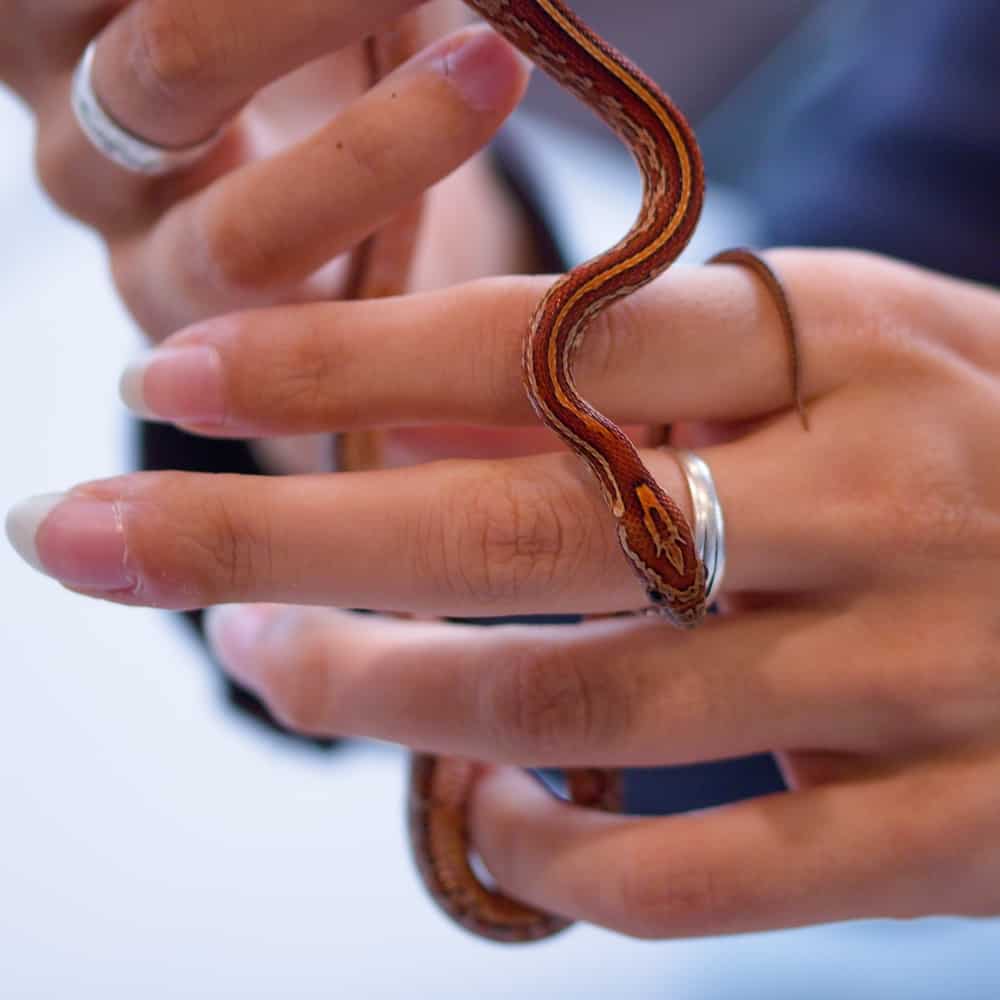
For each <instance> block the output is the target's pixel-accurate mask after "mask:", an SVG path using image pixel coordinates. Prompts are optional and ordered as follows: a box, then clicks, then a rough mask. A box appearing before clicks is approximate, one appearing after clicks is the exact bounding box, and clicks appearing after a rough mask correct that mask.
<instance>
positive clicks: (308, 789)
mask: <svg viewBox="0 0 1000 1000" xmlns="http://www.w3.org/2000/svg"><path fill="white" fill-rule="evenodd" d="M31 146H32V128H31V122H30V120H29V118H28V116H27V114H26V113H25V112H24V111H23V109H22V108H21V107H20V106H19V105H17V104H16V103H15V102H14V100H13V99H12V98H11V97H10V96H9V95H8V94H6V93H0V221H2V230H3V234H4V243H3V245H2V246H0V330H2V331H3V337H4V350H5V354H4V363H3V364H2V365H0V399H2V415H3V434H2V445H3V471H2V473H0V507H2V508H4V509H6V508H7V507H9V506H10V505H11V504H12V503H13V502H14V501H16V500H17V499H19V498H21V497H22V496H25V495H28V494H31V493H39V492H47V491H51V490H60V489H63V488H66V487H67V486H69V485H71V484H73V483H75V482H78V481H80V480H84V479H88V478H93V477H97V476H102V475H107V474H111V473H115V472H118V471H120V470H122V469H123V468H125V467H126V466H127V463H128V461H129V458H128V449H127V440H128V438H127V434H128V426H127V420H126V416H125V414H124V411H123V410H122V408H121V406H120V404H119V403H118V400H117V395H116V390H115V386H116V381H117V375H118V372H119V370H120V368H121V366H122V364H123V363H124V362H125V360H127V358H128V357H129V356H130V355H131V354H132V353H133V352H134V351H135V350H136V348H137V347H138V345H139V338H138V336H137V334H136V333H135V332H134V330H133V329H132V327H131V326H130V323H129V321H128V319H127V318H126V316H125V315H124V314H123V312H122V311H121V309H120V308H119V307H118V305H117V303H116V301H115V298H114V296H113V294H112V290H111V286H110V282H109V279H108V277H107V275H106V270H105V263H104V258H103V254H102V252H101V249H100V247H99V245H98V244H97V242H96V241H95V240H94V239H92V238H91V237H90V236H89V235H88V234H86V233H85V232H83V231H82V230H81V229H80V228H79V227H77V226H75V225H74V224H72V223H71V222H69V221H68V220H66V219H64V218H62V217H60V216H58V215H57V214H56V213H55V212H54V211H53V209H52V208H51V207H50V206H49V205H48V204H47V202H46V201H45V199H44V197H43V195H42V194H41V193H40V191H39V189H38V187H37V186H36V184H35V182H34V180H33V177H32V173H31ZM0 588H2V593H3V601H2V602H0V635H2V636H3V641H4V652H5V656H4V660H3V671H2V674H0V683H2V692H3V694H2V701H0V705H2V712H3V719H2V724H0V996H2V997H4V998H6V997H10V998H12V1000H13V998H29V997H45V998H69V997H73V998H91V997H94V998H97V997H99V998H102V1000H117V998H130V1000H131V998H134V997H136V996H142V997H145V998H148V1000H156V998H161V997H162V998H167V997H181V996H183V997H186V998H198V997H213V998H218V997H241V998H248V1000H249V998H256V997H261V998H264V997H288V998H303V1000H305V998H312V997H317V998H318V997H324V998H326V997H331V996H340V997H347V998H355V997H357V998H376V997H378V998H381V997H386V998H410V997H421V998H422V997H442V998H450V997H455V998H458V997H462V998H469V997H483V998H487V997H507V996H518V997H520V998H522V1000H531V998H535V997H546V998H549V997H577V998H587V997H605V996H615V997H634V998H646V997H650V998H652V997H669V998H671V1000H723V998H740V1000H754V998H758V997H760V998H764V997H767V998H768V1000H785V998H788V1000H791V998H805V997H809V998H811V1000H835V998H836V1000H840V998H843V997H852V998H872V1000H875V998H878V1000H892V998H896V997H899V998H904V997H905V998H906V1000H941V998H943V997H957V998H963V1000H979V998H982V1000H995V998H996V997H997V996H1000V962H998V960H997V958H996V943H997V941H998V940H1000V936H998V930H1000V928H998V926H997V925H996V924H992V923H978V924H977V923H972V922H961V921H929V922H923V923H918V924H913V925H908V926H903V925H888V924H880V925H853V926H842V927H838V928H829V929H824V928H820V929H815V930H809V931H802V932H796V933H789V934H774V935H763V936H757V937H745V938H735V939H725V940H713V941H705V942H680V943H667V944H642V943H637V942H633V941H628V940H624V939H621V938H618V937H615V936H613V935H610V934H606V933H602V932H598V931H594V930H590V929H576V930H574V931H572V932H570V933H568V934H566V935H564V936H562V937H560V938H557V939H556V940H554V941H553V942H551V943H548V944H544V945H536V946H533V947H529V948H523V949H513V950H511V949H504V948H501V947H497V946H491V945H488V944H484V943H481V942H479V941H476V940H474V939H472V938H470V937H468V936H466V935H465V934H463V933H462V932H460V931H457V930H455V929H453V928H452V927H451V926H450V925H449V924H448V923H446V922H445V921H444V919H443V918H441V917H440V916H439V915H438V914H437V912H436V911H435V910H434V909H433V908H432V906H431V905H430V904H429V903H428V901H427V900H426V899H425V897H424V896H423V894H422V892H421V890H420V888H419V887H418V885H417V882H416V879H415V877H414V875H413V872H412V871H411V867H410V863H409V858H408V856H407V853H406V846H405V843H404V839H403V831H402V818H401V800H402V790H403V789H402V773H403V761H402V757H401V755H400V754H399V753H397V752H396V751H394V750H391V749H388V748H382V747H356V748H353V749H349V750H347V751H346V752H343V753H339V754H332V755H325V754H321V753H312V752H309V751H300V750H294V749H291V748H289V747H287V746H285V745H283V744H279V743H277V742H275V741H273V740H271V739H269V738H268V737H267V736H265V735H262V734H261V733H260V731H259V730H257V729H256V728H255V727H253V726H251V725H249V724H247V723H243V722H241V721H240V720H238V719H235V718H234V717H233V716H232V715H231V714H230V713H228V712H226V711H224V710H223V708H222V706H221V702H220V701H219V699H218V696H217V688H216V683H215V679H214V677H213V676H212V674H211V672H210V671H209V670H208V669H207V668H206V665H205V663H204V661H203V658H202V655H201V653H200V651H199V650H198V648H197V647H196V646H195V644H194V643H193V642H191V641H189V639H188V636H187V634H186V633H185V632H182V631H181V630H180V628H179V627H178V626H177V624H176V623H175V622H174V621H172V620H171V619H170V618H169V617H168V616H166V615H162V614H157V613H153V612H146V611H137V610H126V609H121V608H116V607H111V606H107V605H103V604H100V603H97V602H93V601H88V600H85V599H83V598H81V597H77V596H74V595H72V594H69V593H67V592H64V591H63V590H61V589H60V588H59V587H58V586H57V585H56V584H54V583H52V582H50V581H48V580H46V579H44V578H42V577H41V576H39V575H37V574H35V573H33V572H32V571H31V570H29V569H28V568H27V567H25V566H23V565H22V564H21V563H20V562H19V560H18V559H17V557H16V556H15V555H14V554H13V553H12V552H11V551H10V550H9V549H8V548H7V547H6V546H5V545H4V546H0ZM929 807H931V805H930V804H929Z"/></svg>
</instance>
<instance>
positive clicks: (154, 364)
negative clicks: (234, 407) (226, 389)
mask: <svg viewBox="0 0 1000 1000" xmlns="http://www.w3.org/2000/svg"><path fill="white" fill-rule="evenodd" d="M118 391H119V394H120V395H121V398H122V402H123V403H124V404H125V405H126V406H127V407H128V408H129V409H130V410H131V411H132V412H133V413H135V414H137V415H138V416H140V417H144V418H145V419H147V420H170V421H173V422H175V423H185V424H221V423H222V421H223V419H224V415H225V400H224V394H223V380H222V358H221V357H220V356H219V352H218V351H217V350H216V349H215V348H214V347H212V346H211V345H209V344H196V345H192V346H190V347H166V348H160V349H158V350H154V351H151V352H149V353H148V354H146V355H145V356H143V357H141V358H138V359H137V360H136V361H133V362H132V363H131V364H130V365H129V366H128V367H127V368H126V369H125V371H124V372H123V373H122V377H121V381H120V382H119V384H118Z"/></svg>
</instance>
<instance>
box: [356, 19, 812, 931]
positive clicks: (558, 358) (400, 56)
mask: <svg viewBox="0 0 1000 1000" xmlns="http://www.w3.org/2000/svg"><path fill="white" fill-rule="evenodd" d="M463 2H464V3H465V4H466V6H468V7H470V8H472V9H473V10H474V11H476V12H478V13H479V14H480V15H481V16H482V17H483V18H484V19H485V20H487V21H488V22H489V23H490V24H491V25H492V26H493V27H494V28H495V29H496V30H497V31H498V32H499V33H500V34H502V35H503V36H504V37H505V38H507V39H508V40H509V41H510V42H511V43H513V44H514V45H515V46H516V47H517V48H518V49H520V50H521V51H522V52H523V53H524V54H525V55H527V56H528V58H529V59H531V60H532V62H534V63H535V64H536V65H538V66H539V67H540V68H541V69H543V70H544V71H545V72H546V73H548V74H549V75H550V76H551V77H553V78H554V79H555V80H556V82H557V83H559V84H560V85H561V86H562V87H564V88H565V89H566V90H568V91H570V92H572V93H573V94H575V95H576V96H577V97H578V98H580V100H582V101H583V102H584V103H586V104H587V105H589V106H590V107H591V108H592V109H593V110H594V111H595V112H596V113H597V114H598V115H599V116H600V118H602V119H603V120H604V122H605V123H606V124H607V125H608V126H609V127H610V128H611V129H612V130H613V131H614V132H615V133H616V134H617V135H618V137H619V138H620V139H621V140H622V141H623V142H624V143H625V144H626V145H627V146H628V148H629V150H630V151H631V153H632V154H633V156H634V158H635V160H636V162H637V164H638V167H639V169H640V171H641V173H642V178H643V200H642V206H641V209H640V212H639V215H638V218H637V220H636V222H635V224H634V225H633V227H632V229H631V230H630V231H629V232H628V233H627V234H626V235H625V236H624V237H623V238H622V239H621V240H620V241H619V242H618V243H617V244H616V245H615V246H614V247H612V248H611V249H609V250H608V251H606V252H605V253H603V254H601V255H600V256H599V257H596V258H595V259H593V260H591V261H588V262H586V263H584V264H582V265H580V266H579V267H577V268H574V269H573V270H572V271H570V272H569V273H568V274H566V275H564V276H563V277H561V278H559V279H558V280H557V281H556V282H555V283H554V284H553V285H552V287H551V288H550V289H549V291H548V292H547V293H546V295H545V297H544V298H543V299H542V301H541V302H540V303H539V305H538V307H537V308H536V311H535V313H534V316H533V317H532V320H531V323H530V326H529V329H528V331H527V333H526V336H525V340H524V358H523V381H524V387H525V391H526V392H527V395H528V398H529V399H530V401H531V404H532V406H533V407H534V409H535V412H536V413H537V415H538V416H539V418H540V419H541V420H542V421H543V422H544V423H545V424H546V425H547V426H549V427H551V428H552V429H553V430H555V431H556V432H557V433H558V434H559V435H560V437H561V438H562V439H563V440H564V441H565V442H566V444H567V445H568V446H569V447H570V448H572V449H573V451H575V452H576V453H577V454H578V455H579V456H580V457H581V458H582V459H583V461H584V462H585V463H586V464H587V466H588V467H589V468H590V469H591V471H592V472H593V474H594V476H595V477H596V479H597V482H598V484H599V486H600V489H601V492H602V494H603V496H604V498H605V501H606V502H607V506H608V508H609V510H610V512H611V515H612V516H613V518H614V521H615V526H616V530H617V535H618V539H619V542H620V544H621V547H622V550H623V552H624V554H625V557H626V558H627V559H628V561H629V562H630V564H631V565H632V566H633V568H634V569H635V571H636V573H637V574H638V576H639V579H640V581H641V583H642V585H643V587H644V589H645V591H646V594H647V597H648V600H649V603H650V606H651V608H652V609H654V610H656V611H658V612H660V613H661V614H663V615H664V616H665V617H666V618H667V619H668V620H669V621H671V622H672V623H673V624H675V625H678V626H681V627H690V626H693V625H696V624H697V623H698V622H699V621H700V620H701V618H702V617H703V616H704V614H705V612H706V606H705V605H706V595H705V568H704V566H703V565H702V563H701V561H700V560H699V558H698V554H697V552H696V550H695V544H694V539H693V534H692V531H691V527H690V525H689V524H688V522H687V519H686V518H685V516H684V514H683V513H682V511H681V510H680V508H679V507H678V506H677V504H676V503H675V502H674V501H673V500H672V499H671V498H670V497H669V496H668V495H667V494H666V493H665V492H664V491H663V490H662V489H661V488H660V486H659V485H658V484H657V482H656V480H655V479H654V478H653V476H652V475H651V474H650V472H649V471H648V470H647V469H646V467H645V465H644V464H643V462H642V460H641V459H640V458H639V455H638V453H637V451H636V449H635V446H634V445H633V444H632V442H631V440H630V439H629V438H628V437H627V436H626V435H625V434H624V432H623V431H622V430H621V429H620V428H619V427H618V426H617V425H616V424H614V423H613V422H612V421H611V420H609V419H608V418H607V417H605V416H603V415H602V414H600V413H598V412H597V411H596V410H595V409H594V408H593V407H592V406H590V405H589V404H588V403H587V402H586V401H585V400H583V399H582V398H581V397H580V396H579V394H578V393H577V391H576V387H575V385H574V382H573V377H572V368H571V362H572V356H573V350H574V348H575V347H576V346H577V345H578V343H579V341H580V338H581V336H582V335H583V333H584V331H585V329H586V327H587V325H588V324H589V322H590V321H591V320H592V319H593V318H594V316H595V315H597V313H599V312H600V311H602V310H603V309H605V308H607V307H608V306H609V305H610V304H611V303H613V302H614V301H616V300H618V299H621V298H623V297H625V296H627V295H630V294H631V293H632V292H634V291H636V290H637V289H639V288H641V287H642V286H643V285H645V284H647V283H648V282H650V281H652V280H653V279H654V278H655V277H657V275H659V274H661V273H662V272H663V271H664V270H666V268H668V267H669V266H670V264H672V263H673V261H674V260H676V258H677V257H678V255H679V254H680V253H681V251H682V250H683V249H684V247H685V246H686V245H687V243H688V241H689V239H690V238H691V235H692V233H693V232H694V228H695V226H696V224H697V221H698V218H699V216H700V213H701V207H702V201H703V197H704V190H705V181H704V173H703V167H702V160H701V154H700V151H699V148H698V144H697V140H696V139H695V137H694V133H693V132H692V130H691V128H690V126H689V125H688V123H687V122H686V121H685V119H684V116H683V115H682V114H681V113H680V111H679V110H678V109H677V108H676V107H675V106H674V104H673V103H672V102H671V101H670V99H669V98H668V97H667V96H666V95H665V94H664V93H663V92H662V91H661V90H660V88H659V87H658V86H657V85H656V84H655V83H654V82H653V81H652V80H650V79H649V77H647V76H646V75H645V74H644V73H643V72H642V71H641V70H639V69H638V68H637V67H636V66H634V65H633V64H632V63H631V62H630V61H629V60H628V59H626V58H625V57H624V56H622V55H621V54H620V53H618V52H617V51H615V49H613V48H612V47H611V46H610V45H609V44H608V43H607V42H605V41H604V40H603V39H602V38H601V37H600V36H599V35H597V34H596V33H595V32H594V31H593V30H592V29H590V28H589V27H588V26H587V25H586V24H584V23H583V22H582V21H581V20H580V19H579V18H578V17H577V16H576V15H575V14H574V13H573V11H572V10H571V9H569V8H568V7H567V6H566V5H565V4H564V3H562V2H561V0H463ZM417 35H418V29H417V28H416V26H415V22H414V15H413V14H410V15H407V16H405V17H404V18H401V19H400V21H399V22H398V23H397V24H396V25H395V26H394V27H393V28H392V29H391V30H389V31H386V32H382V33H380V35H378V36H375V37H374V38H373V39H371V40H369V43H368V54H369V64H370V71H371V72H370V75H371V82H375V80H377V79H378V78H380V77H381V76H383V75H385V73H386V72H388V71H389V70H391V69H392V68H394V67H395V66H396V65H398V64H399V63H400V62H401V61H403V60H404V59H405V58H406V57H407V56H408V55H410V54H412V52H413V51H414V50H415V48H416V46H417V43H418V42H417ZM419 213H420V207H419V204H415V205H413V206H410V207H409V208H408V209H407V210H406V211H405V212H403V213H401V215H400V218H399V219H397V220H393V221H391V222H390V223H388V224H387V226H385V227H384V228H383V229H382V230H380V231H379V232H378V233H376V234H375V235H373V236H372V237H370V238H369V240H368V241H367V242H366V244H364V245H363V246H362V247H361V248H360V250H359V252H358V254H357V257H356V263H355V268H354V275H353V277H352V280H351V282H350V285H351V288H350V292H349V294H350V295H351V296H353V297H356V298H372V297H378V296H383V295H389V294H398V293H401V292H403V291H404V290H405V287H406V279H407V270H408V261H409V259H410V258H412V251H413V247H414V243H415V239H416V230H417V222H418V219H419ZM712 260H713V261H717V262H720V263H730V264H737V265H742V266H745V267H748V268H749V269H750V270H751V271H752V272H753V273H754V274H756V275H757V277H758V278H759V279H760V280H761V281H762V283H763V287H764V289H765V291H766V292H767V294H768V295H769V296H770V298H771V299H772V300H773V301H774V303H775V305H776V306H777V308H778V311H779V314H780V320H781V324H782V327H783V329H784V333H785V337H786V340H787V343H788V347H789V352H790V359H791V372H790V374H791V382H792V387H793V390H794V394H795V402H796V404H797V406H798V408H799V412H800V414H801V415H802V417H803V422H804V421H805V415H804V409H803V407H802V401H801V395H800V392H799V382H800V378H799V353H798V349H797V337H796V331H795V327H794V323H793V319H792V315H791V311H790V308H789V304H788V300H787V297H786V294H785V291H784V288H783V286H782V284H781V282H780V280H779V279H778V277H777V275H776V274H775V273H774V272H773V271H772V270H771V269H770V267H769V266H768V265H767V263H766V262H765V261H764V260H763V259H762V258H760V257H758V256H757V255H756V254H754V253H753V252H752V251H749V250H743V249H737V250H728V251H725V252H724V253H721V254H719V255H717V256H716V257H714V258H713V259H712ZM379 440H380V439H379V436H378V435H377V434H376V433H374V432H366V431H351V432H348V433H344V434H340V435H338V438H337V460H336V465H337V468H338V469H340V470H345V471H355V470H360V469H365V468H372V467H375V466H377V465H378V464H379V451H380V449H379ZM479 771H480V765H478V764H476V763H475V762H474V761H467V760H460V759H457V758H445V757H437V756H432V755H429V754H421V753H415V754H413V755H412V757H411V766H410V780H409V793H408V802H407V822H408V831H409V838H410V843H411V847H412V850H413V855H414V859H415V861H416V865H417V868H418V870H419V872H420V875H421V877H422V879H423V882H424V884H425V886H426V888H427V890H428V892H429V893H430V895H431V896H432V898H433V899H434V900H435V901H436V902H437V903H438V905H439V906H440V907H441V908H442V910H443V911H444V912H445V913H446V914H447V915H448V916H449V917H451V919H452V920H454V921H455V922H456V923H458V924H459V925H461V926H462V927H464V928H465V929H466V930H468V931H470V932H472V933H474V934H477V935H479V936H481V937H485V938H489V939H491V940H494V941H501V942H527V941H537V940H540V939H542V938H546V937H549V936H551V935H552V934H555V933H557V932H559V931H561V930H563V929H564V928H566V927H568V926H569V924H570V921H568V920H566V919H564V918H562V917H559V916H556V915H553V914H549V913H545V912H542V911H540V910H537V909H535V908H533V907H530V906H528V905H526V904H523V903H521V902H519V901H517V900H514V899H511V898H509V897H507V896H505V895H503V894H502V893H500V892H499V891H497V890H496V889H494V888H492V887H491V886H489V885H487V884H485V883H484V882H483V881H481V880H480V878H479V876H478V875H477V874H476V870H475V866H474V861H473V859H472V858H471V857H470V838H469V833H468V823H467V804H468V801H469V797H470V794H471V791H472V786H473V784H474V782H475V780H476V777H477V774H478V773H479ZM566 779H567V786H568V791H569V795H570V798H571V799H572V800H573V802H574V803H575V804H576V805H578V806H581V807H586V808H595V809H604V810H608V811H619V810H620V809H621V805H622V803H621V778H620V774H619V773H618V772H617V771H614V770H606V769H597V768H589V769H576V770H572V771H568V772H567V773H566Z"/></svg>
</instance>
